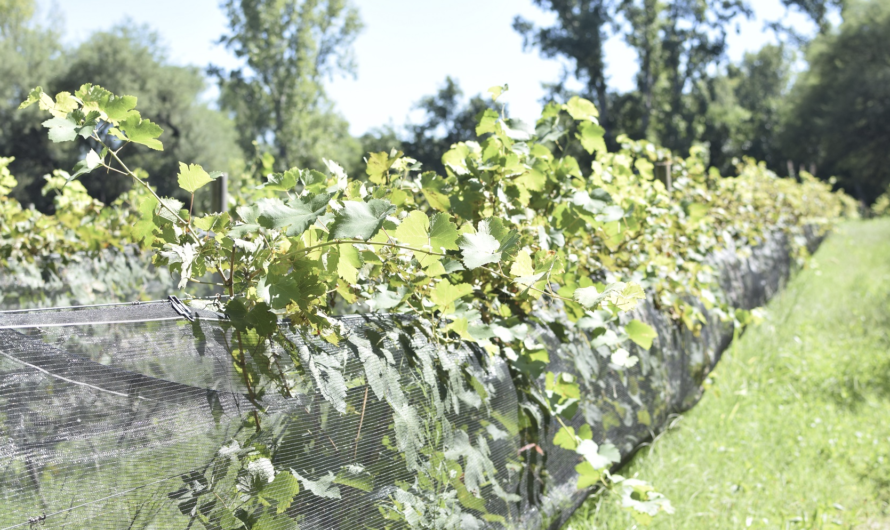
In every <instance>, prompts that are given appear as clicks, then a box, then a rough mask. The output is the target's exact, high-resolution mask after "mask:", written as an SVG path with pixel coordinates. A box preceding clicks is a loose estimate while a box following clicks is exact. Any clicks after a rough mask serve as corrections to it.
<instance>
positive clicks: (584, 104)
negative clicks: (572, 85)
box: [565, 96, 600, 121]
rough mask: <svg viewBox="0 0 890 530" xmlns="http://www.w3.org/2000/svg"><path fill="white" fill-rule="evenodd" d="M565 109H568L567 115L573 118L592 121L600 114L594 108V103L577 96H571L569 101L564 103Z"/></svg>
mask: <svg viewBox="0 0 890 530" xmlns="http://www.w3.org/2000/svg"><path fill="white" fill-rule="evenodd" d="M565 109H566V111H568V113H569V116H571V117H572V119H575V120H588V121H593V120H596V118H597V117H598V116H599V115H600V114H599V112H598V111H597V110H596V105H594V104H593V103H591V102H590V101H588V100H586V99H584V98H579V97H578V96H572V98H571V99H569V102H568V103H566V106H565Z"/></svg>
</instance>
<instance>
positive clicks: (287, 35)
mask: <svg viewBox="0 0 890 530" xmlns="http://www.w3.org/2000/svg"><path fill="white" fill-rule="evenodd" d="M223 9H224V10H225V13H226V15H227V17H228V31H229V32H228V33H227V34H226V35H224V36H223V37H222V38H221V39H220V42H221V43H222V44H225V46H226V47H227V48H228V49H230V50H231V51H232V52H233V53H234V54H235V56H236V57H238V58H239V59H242V60H243V61H244V65H243V66H242V67H241V68H237V69H235V70H232V71H229V72H226V71H224V70H222V69H220V68H216V67H212V68H211V69H210V71H211V73H212V74H213V75H215V76H216V77H217V79H218V80H219V84H220V89H221V98H220V102H221V105H222V107H223V108H224V109H225V110H227V111H229V112H231V113H232V114H233V115H234V118H235V122H236V123H237V126H238V131H239V138H240V140H239V141H240V144H241V147H242V148H243V149H244V150H245V152H247V153H248V154H253V153H252V152H251V151H252V150H253V149H254V148H253V145H254V143H253V142H254V141H257V142H258V144H259V145H260V147H262V146H269V147H271V148H272V150H273V152H274V155H275V158H276V165H277V167H279V168H287V167H292V166H299V167H312V168H319V167H321V166H322V158H331V159H335V160H347V159H351V158H355V157H357V155H358V150H359V149H360V147H359V143H358V141H357V140H355V139H354V138H352V136H350V135H349V130H348V124H347V122H346V120H344V119H343V118H342V117H341V116H340V115H339V114H337V113H336V112H335V111H334V106H333V103H332V102H331V101H330V99H329V98H328V97H327V94H326V93H325V90H324V84H323V82H324V80H325V79H327V78H330V77H331V76H333V75H335V74H340V73H345V74H351V73H354V70H355V63H354V59H353V54H352V43H353V41H354V40H355V37H356V36H357V35H358V32H359V31H360V30H361V28H362V23H361V21H360V19H359V16H358V11H357V10H356V9H355V8H354V7H352V6H351V5H350V4H349V3H348V2H347V1H346V0H227V1H226V2H224V4H223Z"/></svg>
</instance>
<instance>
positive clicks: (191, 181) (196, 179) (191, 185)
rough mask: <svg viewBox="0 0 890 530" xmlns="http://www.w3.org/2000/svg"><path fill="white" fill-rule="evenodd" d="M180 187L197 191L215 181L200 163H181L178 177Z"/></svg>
mask: <svg viewBox="0 0 890 530" xmlns="http://www.w3.org/2000/svg"><path fill="white" fill-rule="evenodd" d="M177 181H178V182H179V187H180V188H182V189H184V190H185V191H187V192H189V193H195V192H196V191H198V190H199V189H201V188H203V187H204V186H206V185H207V184H210V183H211V182H213V179H212V178H211V177H210V175H208V174H207V172H206V171H204V168H203V167H201V166H200V165H198V164H189V165H186V164H183V163H182V162H180V163H179V177H178V178H177Z"/></svg>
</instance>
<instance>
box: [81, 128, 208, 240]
mask: <svg viewBox="0 0 890 530" xmlns="http://www.w3.org/2000/svg"><path fill="white" fill-rule="evenodd" d="M93 139H94V140H96V141H97V142H99V144H100V145H101V146H102V147H104V148H105V150H107V151H108V153H109V154H110V155H111V156H112V157H113V158H114V160H115V161H116V162H117V163H118V164H120V166H121V168H123V170H124V171H125V172H126V174H127V175H128V176H129V177H131V178H132V179H133V180H135V181H136V182H138V183H139V184H140V185H141V186H142V187H143V188H145V189H146V190H148V192H149V193H150V194H151V195H152V197H154V198H155V200H156V201H158V204H160V205H161V207H162V208H164V209H165V210H167V211H169V212H170V213H171V214H173V216H174V217H175V218H176V220H177V221H179V222H180V223H181V224H182V225H184V226H186V227H189V226H190V225H189V223H187V222H186V221H185V219H183V218H182V217H180V216H179V212H176V211H174V210H173V208H170V207H169V206H167V205H166V204H164V201H162V200H161V197H160V195H158V194H157V193H155V190H153V189H151V186H149V185H148V182H145V181H144V180H142V179H141V178H139V177H137V176H136V174H135V173H133V172H132V171H131V170H130V168H128V167H127V165H126V164H124V161H123V160H121V159H120V157H119V156H117V151H115V150H114V149H111V148H110V147H108V145H107V144H106V143H105V142H103V141H102V139H101V138H99V136H98V135H94V136H93ZM124 145H126V144H124ZM121 147H124V146H121ZM102 165H103V166H105V167H107V168H109V169H114V168H112V167H111V166H109V165H107V164H104V163H103V164H102ZM188 233H189V235H190V236H191V237H192V239H194V240H195V243H197V244H198V245H199V246H203V245H201V241H200V240H199V239H198V236H196V235H195V234H194V233H193V232H192V231H191V230H189V231H188Z"/></svg>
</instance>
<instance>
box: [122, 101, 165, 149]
mask: <svg viewBox="0 0 890 530" xmlns="http://www.w3.org/2000/svg"><path fill="white" fill-rule="evenodd" d="M118 129H120V130H121V131H123V132H124V134H126V135H127V139H128V140H130V141H131V142H133V143H137V144H141V145H144V146H146V147H148V148H150V149H154V150H155V151H163V150H164V145H163V144H161V142H160V141H158V140H157V138H158V136H160V135H161V133H162V132H164V131H163V129H161V128H160V127H158V125H157V124H155V123H152V122H151V120H147V119H145V120H143V119H142V117H141V116H140V115H139V113H138V112H135V111H133V112H131V113H130V114H129V115H128V116H127V118H126V119H125V120H123V121H121V122H120V124H118Z"/></svg>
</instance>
